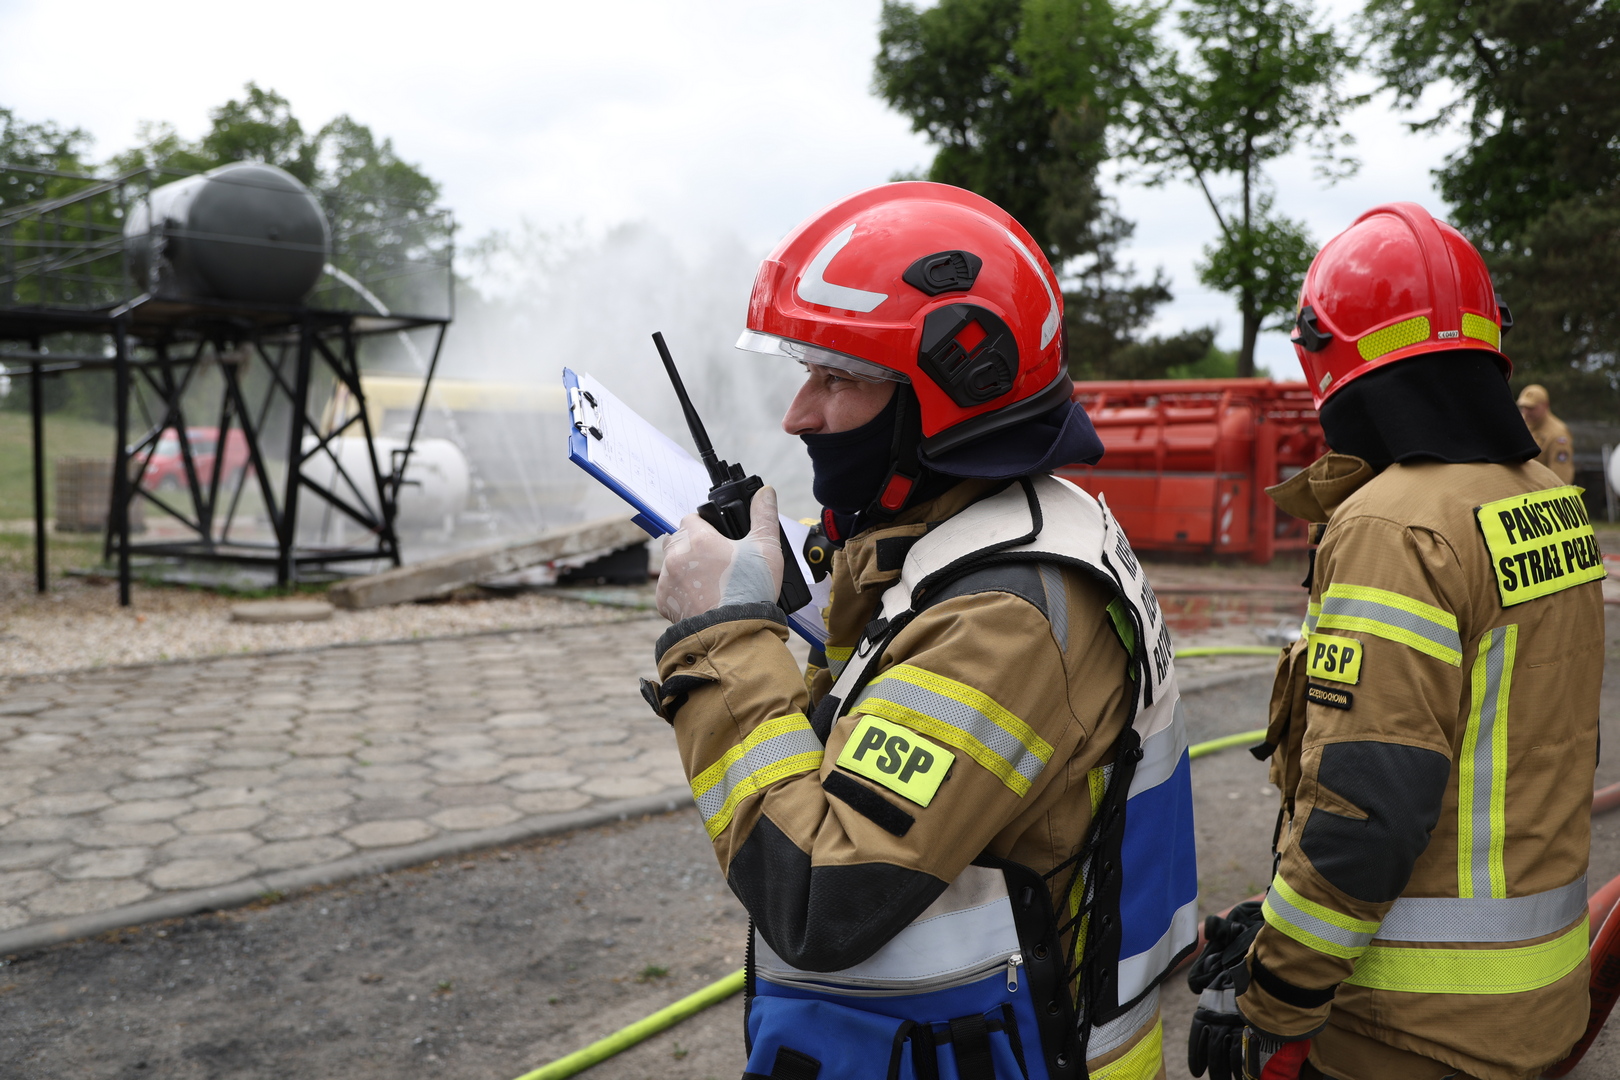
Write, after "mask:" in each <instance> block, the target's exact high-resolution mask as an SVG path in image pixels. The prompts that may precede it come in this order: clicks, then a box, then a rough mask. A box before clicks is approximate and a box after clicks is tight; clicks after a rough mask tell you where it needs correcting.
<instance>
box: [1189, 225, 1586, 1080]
mask: <svg viewBox="0 0 1620 1080" xmlns="http://www.w3.org/2000/svg"><path fill="white" fill-rule="evenodd" d="M1391 296H1393V297H1395V298H1396V300H1395V301H1391V300H1389V299H1388V298H1389V297H1391ZM1497 310H1498V301H1497V300H1496V299H1495V297H1494V295H1493V293H1492V291H1491V288H1490V283H1489V278H1488V276H1487V275H1486V272H1485V269H1484V266H1483V265H1482V263H1481V261H1480V258H1479V256H1478V254H1477V253H1475V251H1474V250H1473V248H1472V247H1471V246H1470V245H1469V244H1468V242H1467V241H1466V240H1464V239H1463V238H1462V237H1461V236H1460V235H1459V234H1458V233H1457V232H1456V231H1455V230H1453V229H1452V228H1451V227H1450V226H1448V225H1445V224H1444V223H1441V222H1437V221H1435V220H1433V219H1432V218H1430V217H1429V215H1428V214H1427V213H1425V212H1424V211H1423V210H1422V209H1421V208H1420V207H1418V206H1416V205H1413V204H1410V203H1400V204H1394V205H1391V206H1386V207H1380V208H1378V209H1376V210H1373V211H1371V212H1369V213H1368V214H1365V215H1363V216H1362V218H1360V219H1359V220H1358V221H1357V222H1356V224H1355V225H1353V226H1352V227H1351V228H1350V229H1349V230H1348V231H1347V232H1345V233H1344V234H1342V235H1341V236H1339V237H1338V238H1337V239H1335V240H1333V241H1332V242H1331V243H1329V244H1328V245H1327V246H1326V247H1325V248H1323V250H1322V251H1321V253H1320V254H1318V255H1317V257H1316V261H1315V262H1314V263H1313V264H1312V267H1311V270H1310V274H1309V276H1308V277H1307V279H1306V284H1305V289H1304V295H1303V297H1302V301H1301V310H1300V313H1299V319H1298V330H1297V332H1296V336H1295V338H1294V343H1295V346H1296V349H1297V351H1298V352H1299V355H1300V360H1301V363H1302V365H1303V367H1304V369H1305V372H1306V376H1307V379H1308V380H1310V382H1311V383H1312V385H1313V387H1315V388H1316V391H1317V397H1318V408H1319V409H1320V413H1321V418H1322V425H1323V428H1324V431H1325V432H1326V434H1327V439H1328V443H1329V445H1330V446H1331V447H1332V448H1333V449H1334V451H1336V453H1331V454H1329V455H1328V456H1326V457H1324V458H1322V459H1321V460H1320V461H1318V462H1316V463H1315V464H1314V465H1313V466H1311V468H1310V469H1308V470H1307V471H1305V472H1303V473H1301V474H1299V475H1297V476H1295V477H1293V478H1292V479H1290V480H1289V481H1287V482H1286V483H1284V484H1282V485H1280V486H1279V487H1276V488H1273V489H1272V491H1271V494H1272V496H1273V498H1274V499H1275V500H1276V501H1277V504H1278V505H1279V506H1280V507H1281V508H1282V509H1284V510H1286V511H1287V512H1289V513H1291V514H1294V515H1296V516H1298V517H1301V518H1304V519H1305V520H1306V521H1309V522H1312V523H1313V524H1312V526H1311V528H1312V533H1313V538H1314V539H1316V540H1317V541H1318V546H1317V548H1316V550H1315V552H1314V556H1313V563H1312V573H1311V578H1310V606H1309V612H1308V615H1307V617H1306V620H1305V626H1304V628H1303V634H1304V636H1303V637H1302V639H1301V640H1300V641H1299V642H1297V643H1296V644H1295V645H1294V646H1293V647H1292V648H1291V649H1289V650H1288V651H1287V653H1286V654H1285V655H1284V657H1283V659H1282V661H1281V664H1280V666H1279V668H1278V675H1277V683H1276V689H1275V691H1274V693H1273V697H1272V703H1271V717H1270V728H1269V731H1268V733H1267V744H1266V749H1269V750H1272V751H1273V753H1272V758H1271V777H1272V780H1273V782H1274V783H1276V784H1277V786H1278V787H1279V788H1280V789H1281V791H1282V796H1283V806H1282V815H1281V819H1280V824H1279V831H1278V836H1279V840H1278V851H1279V852H1280V860H1279V862H1278V866H1277V873H1276V876H1275V878H1274V879H1273V881H1272V883H1271V888H1270V890H1269V892H1268V894H1267V896H1266V899H1265V902H1264V905H1263V906H1262V908H1261V910H1260V911H1259V913H1258V914H1259V919H1260V921H1259V922H1258V923H1256V924H1255V925H1257V926H1258V932H1257V933H1256V934H1255V935H1254V937H1253V944H1252V947H1251V948H1249V950H1248V954H1247V957H1246V959H1241V960H1239V964H1240V965H1241V966H1240V968H1239V969H1238V970H1237V971H1236V972H1235V973H1234V977H1233V978H1230V979H1227V980H1225V982H1224V983H1223V985H1225V986H1227V987H1228V988H1229V989H1231V990H1235V991H1236V993H1235V995H1234V997H1235V1004H1236V1008H1237V1011H1238V1014H1239V1022H1240V1023H1243V1024H1245V1025H1246V1027H1247V1032H1246V1044H1247V1050H1248V1053H1247V1056H1246V1059H1245V1060H1244V1062H1243V1066H1244V1068H1245V1069H1246V1070H1247V1075H1251V1076H1256V1077H1259V1076H1265V1077H1272V1076H1277V1077H1293V1076H1306V1077H1310V1076H1317V1075H1324V1076H1329V1077H1334V1078H1336V1080H1384V1078H1393V1077H1400V1078H1403V1080H1404V1078H1410V1080H1431V1078H1436V1080H1437V1078H1441V1077H1459V1078H1467V1077H1478V1078H1481V1080H1518V1078H1523V1077H1532V1076H1539V1075H1540V1074H1541V1072H1542V1070H1543V1069H1545V1068H1546V1067H1547V1066H1549V1065H1551V1064H1553V1063H1555V1062H1557V1061H1558V1060H1560V1059H1561V1058H1562V1057H1563V1056H1564V1055H1565V1053H1566V1052H1567V1051H1568V1050H1569V1048H1570V1046H1571V1045H1572V1044H1573V1043H1574V1042H1575V1040H1576V1039H1577V1038H1578V1037H1579V1036H1580V1035H1581V1033H1582V1031H1583V1030H1584V1028H1585V1024H1586V1017H1587V1011H1588V1004H1587V981H1588V965H1587V945H1588V927H1587V905H1586V898H1587V887H1586V869H1587V852H1588V846H1589V835H1590V823H1589V818H1590V809H1591V791H1592V779H1593V772H1594V770H1595V767H1596V760H1597V730H1598V694H1599V688H1600V684H1601V680H1602V667H1603V613H1602V598H1601V594H1600V588H1601V586H1599V585H1598V584H1597V581H1598V580H1599V579H1600V578H1602V576H1603V569H1602V562H1601V556H1600V554H1599V552H1598V549H1597V545H1596V542H1595V539H1594V537H1593V533H1592V528H1591V525H1590V523H1589V522H1588V520H1587V516H1586V511H1585V508H1584V506H1583V505H1582V502H1581V498H1580V492H1579V489H1577V488H1573V487H1568V486H1565V485H1564V484H1563V483H1562V482H1561V481H1560V479H1559V478H1558V477H1557V476H1555V475H1554V474H1553V473H1552V472H1550V471H1549V470H1547V469H1546V468H1544V467H1543V466H1541V465H1540V464H1537V463H1536V462H1535V461H1534V458H1535V457H1536V456H1537V454H1538V453H1539V452H1540V451H1539V448H1538V447H1537V446H1536V443H1535V442H1534V440H1532V439H1531V437H1530V435H1529V433H1528V432H1527V431H1526V429H1525V426H1524V423H1523V421H1522V420H1521V419H1520V417H1519V415H1518V413H1517V412H1516V410H1515V408H1514V402H1513V399H1512V397H1511V395H1510V393H1509V390H1508V387H1507V383H1506V380H1505V375H1506V372H1507V370H1508V364H1507V361H1506V359H1505V358H1504V357H1503V356H1502V355H1501V353H1500V351H1499V342H1500V338H1499V326H1500V318H1499V316H1498V313H1497ZM1212 929H1213V930H1216V931H1217V932H1216V934H1215V935H1213V936H1214V937H1216V938H1218V939H1219V940H1220V943H1221V944H1222V945H1226V946H1227V947H1228V950H1229V951H1230V948H1231V945H1232V944H1237V945H1238V946H1241V945H1242V944H1243V943H1244V941H1245V938H1246V937H1247V934H1245V933H1243V932H1242V931H1243V930H1244V929H1245V928H1242V927H1238V926H1235V925H1234V924H1232V923H1227V924H1224V925H1221V926H1217V927H1212ZM1249 929H1252V928H1249ZM1210 994H1211V991H1210V990H1209V989H1206V990H1205V995H1206V998H1208V1000H1207V1001H1206V1002H1205V1004H1206V1005H1208V1006H1209V1008H1208V1009H1206V1010H1201V1011H1204V1012H1206V1016H1205V1018H1204V1023H1203V1024H1202V1027H1203V1028H1204V1029H1205V1030H1204V1031H1203V1032H1202V1034H1203V1035H1204V1038H1205V1040H1206V1041H1211V1036H1210V1032H1220V1031H1222V1030H1225V1031H1226V1032H1228V1033H1229V1032H1230V1025H1228V1026H1227V1027H1226V1028H1225V1029H1223V1028H1222V1027H1221V1025H1220V1024H1219V1023H1218V1022H1216V1020H1215V1017H1217V1016H1218V1015H1219V1002H1217V1001H1216V1000H1215V999H1214V998H1213V997H1209V995H1210ZM1198 1034H1199V1033H1195V1038H1196V1037H1197V1035H1198ZM1226 1045H1227V1046H1230V1040H1228V1043H1227V1044H1226ZM1307 1053H1308V1055H1309V1060H1308V1062H1307V1061H1305V1060H1304V1059H1305V1056H1306V1054H1307Z"/></svg>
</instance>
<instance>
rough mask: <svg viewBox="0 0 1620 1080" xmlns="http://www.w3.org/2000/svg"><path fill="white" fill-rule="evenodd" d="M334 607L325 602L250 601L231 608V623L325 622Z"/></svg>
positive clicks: (330, 615)
mask: <svg viewBox="0 0 1620 1080" xmlns="http://www.w3.org/2000/svg"><path fill="white" fill-rule="evenodd" d="M331 617H332V605H331V604H329V603H327V602H326V601H325V600H249V601H247V602H245V603H241V604H236V605H234V606H233V607H232V608H231V621H232V622H239V623H252V624H257V625H275V624H278V623H300V622H325V621H326V620H327V619H330V618H331Z"/></svg>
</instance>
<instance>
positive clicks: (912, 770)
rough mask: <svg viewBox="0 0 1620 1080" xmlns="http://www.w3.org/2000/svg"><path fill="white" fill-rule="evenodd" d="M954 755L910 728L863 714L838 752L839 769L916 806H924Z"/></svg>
mask: <svg viewBox="0 0 1620 1080" xmlns="http://www.w3.org/2000/svg"><path fill="white" fill-rule="evenodd" d="M955 762H956V755H955V754H953V753H951V752H950V751H949V750H947V749H945V748H944V747H943V746H940V745H939V744H938V743H935V742H930V741H929V740H927V739H925V738H923V737H922V736H921V735H919V734H917V733H916V732H915V731H912V730H911V729H910V728H907V727H901V726H900V725H899V724H893V723H890V722H889V721H887V720H882V719H879V718H878V717H876V716H863V717H861V721H860V723H858V724H856V725H855V730H854V731H853V732H851V733H850V736H849V742H847V743H845V744H844V750H843V752H842V753H840V754H839V755H838V765H839V767H840V768H844V769H848V770H849V771H850V772H852V773H856V774H857V775H860V776H864V777H866V778H867V779H868V780H875V781H877V782H878V783H880V784H882V785H883V786H884V787H886V788H888V789H889V790H890V791H892V792H894V793H895V794H896V795H899V796H900V797H901V798H903V799H908V800H910V801H911V802H914V803H916V804H917V805H918V806H927V805H928V804H929V803H930V802H932V801H933V798H934V794H935V793H936V792H938V791H939V785H940V784H941V783H942V782H943V781H944V779H945V774H946V773H948V772H950V771H951V766H952V765H953V764H955Z"/></svg>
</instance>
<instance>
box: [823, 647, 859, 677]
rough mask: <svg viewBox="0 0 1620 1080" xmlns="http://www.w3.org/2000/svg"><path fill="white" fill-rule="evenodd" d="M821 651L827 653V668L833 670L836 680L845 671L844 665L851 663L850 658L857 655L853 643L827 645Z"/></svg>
mask: <svg viewBox="0 0 1620 1080" xmlns="http://www.w3.org/2000/svg"><path fill="white" fill-rule="evenodd" d="M821 651H822V652H824V653H826V654H827V670H828V671H830V672H832V677H833V678H834V679H835V680H836V679H837V678H838V677H839V676H840V675H842V674H843V673H844V665H846V664H848V663H849V658H850V657H852V656H854V655H855V647H854V646H853V645H826V646H823V647H822V650H821Z"/></svg>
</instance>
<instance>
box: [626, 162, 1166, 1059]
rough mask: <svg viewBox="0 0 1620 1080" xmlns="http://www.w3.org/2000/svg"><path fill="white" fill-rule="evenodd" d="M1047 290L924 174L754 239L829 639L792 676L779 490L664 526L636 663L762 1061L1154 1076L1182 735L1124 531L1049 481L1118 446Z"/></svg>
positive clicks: (966, 204) (752, 1049)
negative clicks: (721, 528)
mask: <svg viewBox="0 0 1620 1080" xmlns="http://www.w3.org/2000/svg"><path fill="white" fill-rule="evenodd" d="M1060 296H1061V293H1060V291H1059V288H1058V284H1057V280H1056V277H1055V275H1053V273H1052V270H1051V268H1050V266H1049V265H1047V263H1046V260H1045V259H1044V258H1043V257H1042V256H1041V254H1040V248H1039V247H1038V246H1037V245H1036V244H1035V243H1034V242H1033V241H1032V240H1031V239H1030V238H1029V236H1028V234H1027V233H1025V232H1024V230H1023V229H1022V228H1021V227H1020V226H1019V225H1018V223H1017V222H1016V221H1014V220H1013V219H1012V218H1011V217H1009V216H1008V215H1007V214H1006V213H1005V212H1004V211H1002V210H1000V209H999V208H998V207H996V206H994V205H993V204H991V203H989V202H987V201H985V200H984V199H982V198H979V197H978V196H976V195H972V194H971V193H968V192H965V191H961V190H960V189H956V188H951V187H946V186H944V185H939V184H925V183H901V184H890V185H885V186H884V187H882V188H878V189H874V190H872V191H869V192H863V193H860V194H858V195H855V196H852V197H850V198H849V199H846V200H844V201H843V202H841V203H838V204H835V205H834V206H832V207H829V208H828V209H826V210H824V211H822V212H821V213H820V214H818V215H816V216H815V217H813V218H811V219H810V220H809V221H807V222H805V224H804V225H802V226H800V228H799V229H798V230H797V231H796V232H795V233H793V234H792V235H790V236H789V237H788V238H787V239H786V240H784V241H783V242H782V243H781V245H779V247H778V248H777V250H776V251H775V252H773V253H772V255H771V256H770V257H769V258H767V260H766V261H765V262H764V264H763V265H762V266H761V268H760V273H759V277H758V280H757V282H756V285H755V289H754V295H753V299H752V302H751V303H750V306H749V315H748V330H747V331H746V332H745V333H744V334H743V338H742V340H741V341H740V342H739V346H740V347H742V348H744V349H747V350H749V351H752V352H755V353H763V354H766V355H769V356H776V357H781V358H784V359H788V360H798V361H800V362H801V363H803V364H804V365H805V367H806V369H807V373H808V375H807V379H806V382H805V384H804V386H803V388H802V389H801V390H800V391H799V393H798V396H797V397H796V398H795V399H794V402H793V405H792V406H791V408H790V409H789V411H788V414H787V416H786V417H785V419H784V422H783V426H784V427H785V428H786V429H787V430H788V431H789V432H790V433H792V434H795V435H799V436H800V437H802V438H803V440H804V442H805V444H806V447H807V449H808V451H809V453H810V456H811V460H812V463H813V465H814V473H815V488H814V490H815V494H816V497H817V499H818V500H819V501H821V502H822V504H823V505H824V506H825V507H826V509H825V510H824V512H823V515H822V522H821V526H820V527H821V529H822V532H823V534H824V539H825V541H826V542H827V543H828V544H830V545H831V546H833V547H835V548H836V549H837V550H836V552H835V554H834V555H833V557H832V559H831V581H830V589H831V592H830V602H829V603H828V605H827V607H826V623H825V626H826V629H827V638H826V642H825V648H824V650H820V649H818V650H815V651H814V652H813V653H812V666H811V669H810V671H809V673H808V676H807V675H806V674H805V673H802V672H800V671H799V669H798V668H797V666H796V665H795V662H794V659H793V657H792V654H791V653H790V652H789V650H788V648H787V646H786V644H785V642H786V640H787V637H788V633H789V630H788V620H787V619H786V617H785V616H784V612H783V611H782V609H781V608H780V607H778V606H777V603H776V599H777V595H778V589H779V587H780V561H779V560H780V558H781V549H780V546H779V544H778V542H777V539H776V535H777V525H776V507H775V496H774V493H773V492H772V490H771V489H770V488H765V489H764V490H762V491H761V492H760V493H759V495H758V496H756V499H755V502H754V505H753V508H752V511H753V513H752V519H753V522H754V527H753V532H752V533H751V534H750V536H749V537H747V538H745V539H744V540H742V541H732V540H728V539H725V538H724V537H722V536H721V535H720V534H719V533H717V532H715V531H714V530H713V529H710V528H709V527H708V526H707V525H706V524H704V523H703V522H702V521H701V520H700V519H698V518H697V517H696V516H693V517H689V518H688V519H687V520H686V521H685V522H684V523H683V525H682V528H681V530H680V531H679V532H678V533H676V534H675V535H674V536H673V537H671V538H670V539H669V540H668V541H667V542H666V545H665V558H664V569H663V573H662V575H661V577H660V581H659V586H658V604H659V610H660V611H661V612H663V613H664V614H665V615H666V616H667V617H668V618H670V620H671V621H672V622H673V623H674V625H672V626H671V627H670V628H669V630H668V631H666V632H665V633H664V635H663V636H662V637H661V638H660V639H659V641H658V644H657V655H658V680H659V681H658V682H657V683H656V684H654V683H650V682H649V683H647V684H646V685H645V686H644V688H643V689H644V692H645V693H646V695H647V696H648V698H649V700H650V701H651V702H652V703H653V704H654V707H655V708H656V709H657V710H658V712H659V714H660V715H661V716H663V717H665V718H666V719H667V720H668V721H669V722H670V724H671V726H672V728H673V730H674V736H675V739H676V742H677V743H678V744H679V746H680V752H681V757H682V761H683V763H684V764H685V767H686V770H687V773H688V775H689V777H690V778H691V782H692V791H693V794H694V796H695V797H696V800H697V806H698V810H699V812H700V813H701V815H702V817H703V821H704V825H705V827H706V828H707V830H708V833H709V836H710V837H711V838H712V840H713V842H714V849H715V853H716V855H717V857H718V859H719V862H720V865H721V867H722V869H723V870H724V871H725V873H726V877H727V880H728V882H729V884H730V886H731V888H732V889H733V891H734V892H735V893H736V894H737V896H738V897H739V898H740V899H741V900H742V902H743V904H744V906H745V907H746V908H747V909H748V911H749V914H750V915H751V916H752V919H753V927H752V932H753V935H754V936H753V938H752V940H751V942H750V948H749V965H748V967H749V997H748V1006H747V1009H748V1022H747V1037H748V1041H749V1064H748V1071H747V1074H746V1075H747V1076H749V1077H755V1078H758V1077H766V1076H769V1077H774V1078H779V1080H844V1078H851V1080H854V1078H860V1080H866V1078H871V1077H884V1076H888V1077H894V1078H904V1080H910V1078H918V1080H934V1078H939V1077H945V1078H949V1077H960V1078H962V1080H993V1078H1001V1080H1029V1078H1043V1077H1051V1078H1061V1077H1079V1076H1081V1075H1084V1074H1085V1073H1083V1071H1082V1070H1086V1071H1088V1072H1089V1075H1090V1076H1091V1077H1093V1078H1097V1080H1150V1078H1153V1077H1160V1076H1163V1064H1162V1061H1163V1054H1162V1041H1163V1035H1162V1027H1161V1025H1160V1023H1159V1010H1158V985H1159V983H1160V981H1162V979H1163V978H1165V976H1166V975H1167V974H1168V973H1169V971H1170V970H1171V969H1172V968H1173V967H1174V965H1175V964H1176V962H1177V961H1178V960H1179V959H1180V958H1181V957H1182V956H1185V955H1186V954H1187V953H1188V952H1190V951H1191V948H1192V946H1193V943H1194V940H1195V937H1196V931H1197V920H1196V904H1197V872H1196V869H1195V867H1194V860H1193V835H1192V829H1191V825H1192V821H1191V784H1190V772H1189V763H1188V756H1187V745H1186V736H1185V732H1184V728H1183V725H1182V722H1181V714H1180V712H1179V709H1178V706H1177V694H1176V688H1175V678H1174V673H1173V670H1172V668H1171V664H1170V652H1169V636H1168V632H1167V631H1166V629H1165V627H1164V623H1163V619H1162V616H1161V614H1160V612H1159V609H1158V605H1157V603H1156V602H1155V601H1154V599H1153V595H1152V590H1151V589H1149V588H1148V586H1147V582H1146V580H1145V579H1144V578H1143V577H1142V574H1141V568H1140V567H1139V565H1138V564H1137V562H1136V560H1135V558H1134V557H1133V556H1132V554H1131V551H1130V547H1129V543H1128V541H1127V540H1126V539H1125V536H1124V534H1123V532H1121V531H1120V530H1119V527H1118V525H1117V523H1115V522H1114V521H1113V519H1112V517H1111V516H1110V515H1109V514H1108V513H1107V511H1106V509H1105V508H1104V507H1102V506H1101V505H1100V504H1099V503H1097V502H1096V501H1095V500H1093V499H1092V498H1091V497H1090V496H1089V495H1086V494H1085V493H1084V492H1082V491H1080V490H1079V489H1077V488H1074V487H1072V486H1071V485H1068V484H1066V483H1064V482H1062V481H1059V480H1056V479H1054V478H1053V477H1052V476H1051V475H1050V470H1051V469H1052V468H1053V467H1054V466H1056V465H1058V464H1060V463H1066V462H1073V461H1094V460H1096V459H1097V457H1098V456H1099V455H1100V454H1101V450H1102V448H1101V444H1100V442H1098V440H1097V437H1096V433H1095V432H1094V431H1093V429H1092V427H1091V424H1090V421H1089V420H1088V419H1087V418H1086V415H1085V413H1084V411H1083V410H1081V409H1080V408H1079V406H1077V405H1075V404H1074V403H1073V402H1072V400H1071V394H1072V385H1071V383H1070V381H1069V378H1068V375H1067V372H1066V367H1065V364H1064V360H1063V355H1062V351H1063V342H1062V335H1061V326H1062V308H1061V300H1060ZM822 554H823V557H822V558H820V559H818V560H815V561H819V562H821V563H822V564H823V565H825V563H826V559H825V557H824V555H825V549H822ZM817 621H818V622H819V621H820V620H819V619H818V620H817Z"/></svg>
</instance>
